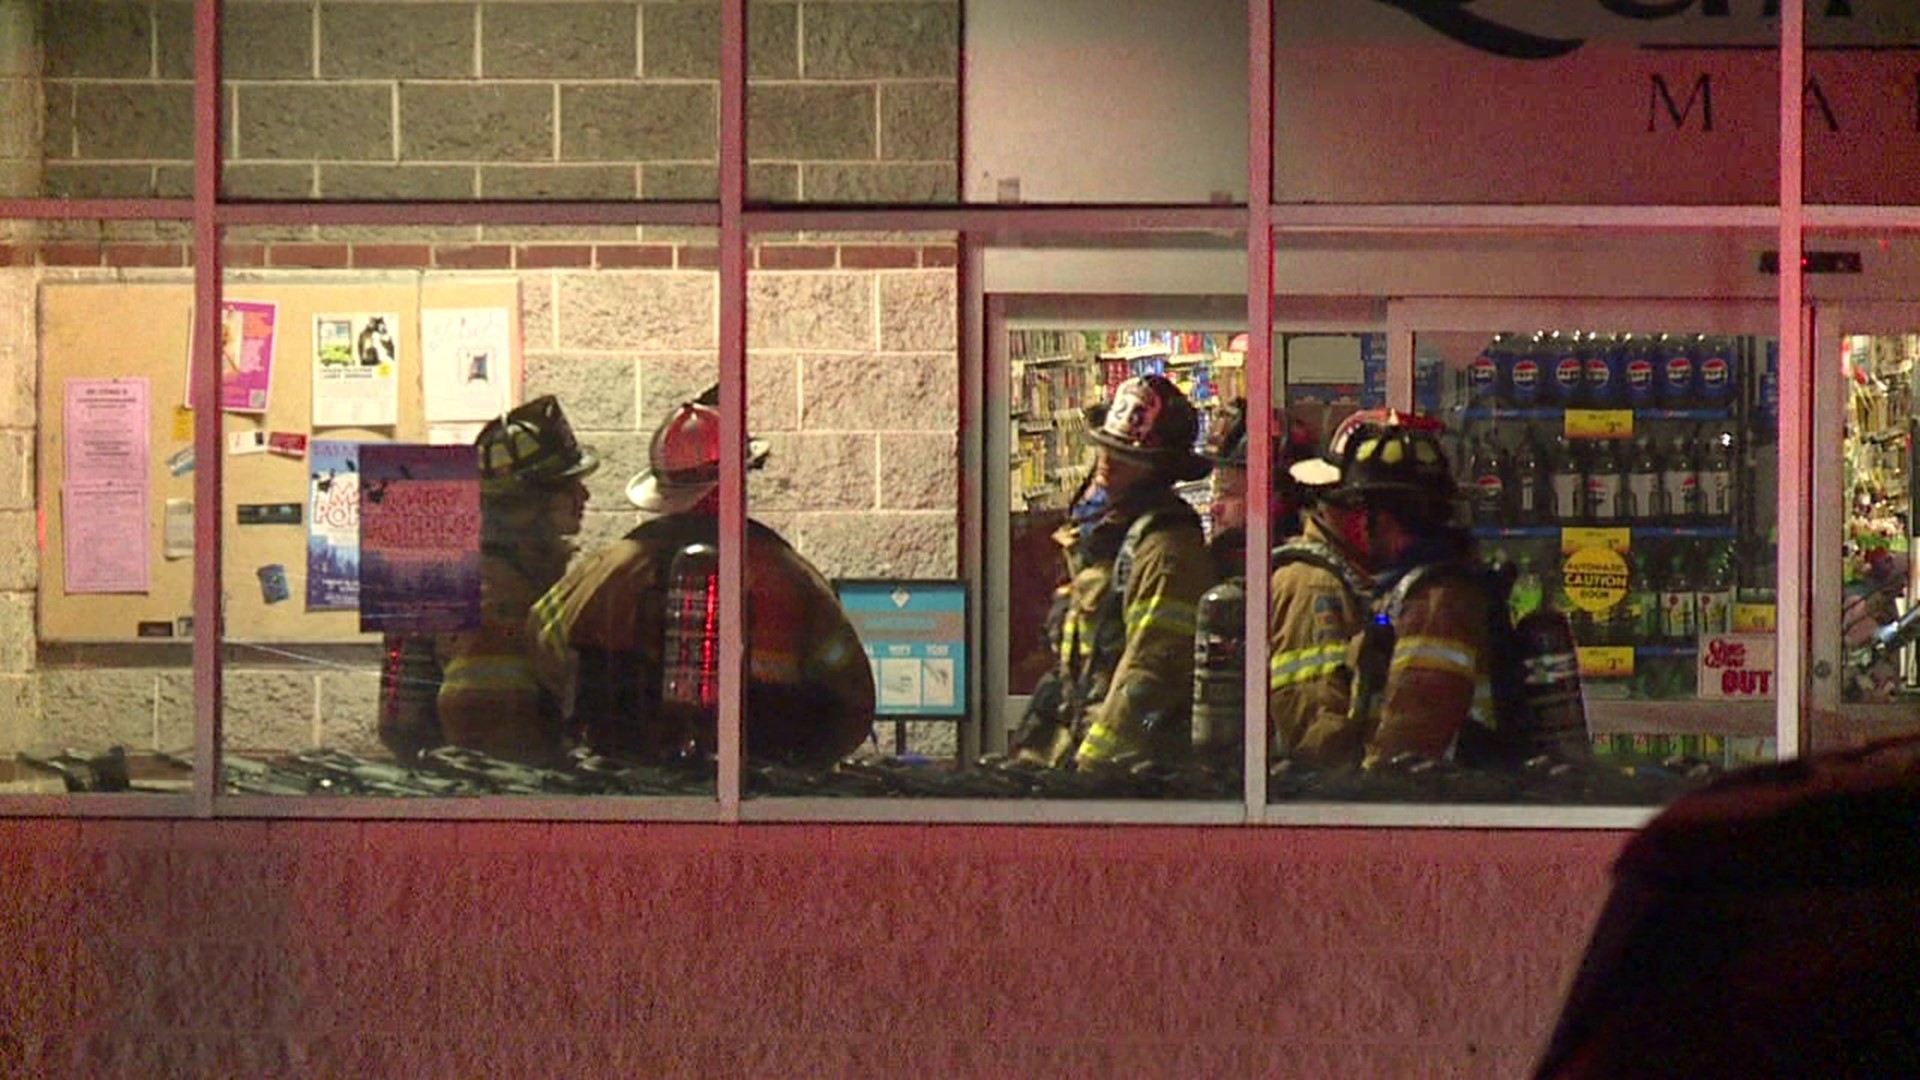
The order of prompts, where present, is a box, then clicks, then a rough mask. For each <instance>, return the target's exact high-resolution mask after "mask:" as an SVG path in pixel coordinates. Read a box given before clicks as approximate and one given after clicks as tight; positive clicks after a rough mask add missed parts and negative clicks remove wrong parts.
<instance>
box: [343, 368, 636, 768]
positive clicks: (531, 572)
mask: <svg viewBox="0 0 1920 1080" xmlns="http://www.w3.org/2000/svg"><path fill="white" fill-rule="evenodd" d="M474 445H475V448H476V450H477V452H478V455H479V459H480V626H479V628H478V629H475V630H469V631H461V632H458V633H446V634H434V635H397V634H390V635H388V636H387V639H386V649H385V653H386V656H387V663H386V666H385V668H384V669H383V671H382V678H381V693H380V727H379V732H380V739H381V741H382V742H383V743H385V744H386V746H387V748H388V749H390V750H392V751H393V752H394V754H395V756H396V757H398V758H400V759H401V760H402V761H407V762H411V761H412V760H414V759H416V758H417V757H418V756H419V755H420V754H422V753H424V752H426V751H428V750H431V749H433V748H435V747H437V746H440V745H443V744H446V743H451V744H453V745H455V746H463V747H467V748H469V749H472V750H478V751H480V752H482V753H485V754H488V755H491V756H493V757H498V758H504V759H507V760H511V761H521V762H527V763H533V764H537V763H542V762H547V761H550V760H552V759H554V758H556V757H557V756H559V754H560V753H562V752H563V751H564V750H565V749H566V738H565V730H564V725H563V723H562V721H561V716H560V710H559V705H558V702H557V701H556V700H555V699H554V698H553V697H552V696H551V695H550V694H548V693H547V692H546V691H544V690H543V689H542V688H541V686H540V683H539V681H538V680H537V679H536V678H535V677H534V672H533V663H532V659H531V657H530V655H529V642H528V640H527V637H526V619H527V611H528V610H529V609H530V608H531V607H532V606H533V603H534V601H535V600H536V599H538V598H539V596H540V595H541V594H542V593H544V592H546V591H547V589H548V587H550V586H551V585H552V584H553V583H554V582H556V581H558V580H559V579H560V576H561V574H563V573H564V572H565V571H566V568H567V561H568V560H569V559H570V558H571V557H572V556H573V551H574V545H573V540H572V538H573V537H574V536H576V535H577V534H578V533H579V532H580V524H581V517H582V513H583V511H584V510H585V508H586V504H587V489H586V485H585V484H584V483H583V482H582V481H583V480H584V479H585V478H586V477H587V476H588V475H590V474H591V473H593V471H594V470H595V469H597V468H599V465H600V462H599V460H598V459H597V458H596V457H595V456H594V454H593V451H592V449H591V448H590V447H586V446H582V445H580V443H579V442H578V441H576V440H575V438H574V435H573V428H572V427H571V426H570V425H569V424H568V423H567V418H566V414H565V413H563V412H562V411H561V409H560V403H559V402H558V401H556V400H554V398H553V397H551V396H546V397H539V398H535V399H534V400H532V401H529V402H527V403H526V404H524V405H521V406H519V407H517V408H515V409H513V410H512V411H510V412H508V413H507V414H506V415H505V416H502V417H499V418H496V419H494V420H492V421H489V422H488V423H487V425H486V426H485V427H484V428H482V429H481V431H480V435H479V437H478V438H477V439H475V440H474Z"/></svg>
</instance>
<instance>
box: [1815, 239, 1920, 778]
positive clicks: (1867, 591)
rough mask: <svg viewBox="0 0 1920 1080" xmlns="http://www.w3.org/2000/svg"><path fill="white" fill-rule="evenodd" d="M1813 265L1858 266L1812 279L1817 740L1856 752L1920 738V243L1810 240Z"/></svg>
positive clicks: (1819, 744)
mask: <svg viewBox="0 0 1920 1080" xmlns="http://www.w3.org/2000/svg"><path fill="white" fill-rule="evenodd" d="M1807 246H1808V254H1809V257H1810V258H1811V259H1813V260H1815V261H1816V265H1820V266H1823V267H1824V266H1827V265H1829V264H1830V262H1831V261H1832V260H1834V259H1843V260H1850V259H1857V260H1859V272H1858V273H1819V274H1813V275H1809V277H1808V279H1807V292H1808V296H1809V298H1810V300H1811V307H1812V310H1813V325H1814V339H1813V344H1812V349H1811V351H1810V354H1809V360H1810V363H1811V367H1812V370H1813V371H1815V372H1816V373H1817V374H1816V381H1815V383H1814V394H1813V396H1812V402H1811V403H1812V407H1813V442H1814V445H1815V446H1816V447H1821V446H1826V447H1833V446H1837V447H1839V453H1837V454H1816V455H1815V457H1814V462H1813V472H1812V485H1813V506H1814V517H1813V535H1812V557H1813V574H1812V575H1811V577H1812V591H1813V595H1814V605H1813V611H1814V612H1815V615H1814V619H1813V624H1812V626H1811V633H1810V637H1809V645H1810V652H1811V656H1812V660H1811V664H1810V666H1809V675H1810V678H1809V680H1808V687H1809V691H1808V692H1809V696H1810V700H1811V702H1812V706H1813V707H1812V709H1811V718H1812V722H1811V724H1810V727H1809V731H1808V734H1809V738H1810V742H1811V745H1812V746H1813V747H1814V748H1815V749H1821V748H1827V747H1836V746H1850V745H1857V744H1859V743H1861V742H1865V741H1867V740H1870V739H1874V738H1882V737H1888V736H1892V735H1896V734H1901V733H1904V732H1906V731H1908V730H1910V728H1911V727H1912V716H1913V707H1912V705H1913V701H1914V696H1915V694H1916V692H1917V691H1916V686H1917V685H1920V682H1917V681H1916V679H1917V676H1916V670H1920V669H1916V666H1915V658H1914V645H1913V640H1914V636H1915V631H1916V629H1917V628H1920V619H1916V618H1915V617H1913V615H1912V612H1913V610H1914V602H1915V598H1916V595H1917V594H1916V590H1915V578H1914V575H1913V566H1912V554H1913V536H1914V526H1913V492H1914V475H1915V473H1914V458H1913V430H1914V415H1913V389H1914V377H1915V370H1916V369H1915V363H1916V360H1920V337H1916V328H1917V327H1920V310H1916V308H1915V307H1914V305H1913V304H1912V303H1911V301H1910V300H1908V299H1907V297H1909V296H1911V295H1912V288H1913V283H1912V281H1911V276H1912V275H1911V273H1910V271H1909V269H1908V268H1909V267H1910V266H1911V265H1912V261H1911V260H1912V255H1913V250H1914V249H1913V245H1912V243H1911V242H1910V241H1909V240H1907V239H1905V238H1903V237H1898V236H1889V235H1887V234H1885V233H1883V232H1880V231H1877V230H1860V231H1845V230H1834V231H1821V232H1819V233H1812V234H1809V237H1808V245H1807Z"/></svg>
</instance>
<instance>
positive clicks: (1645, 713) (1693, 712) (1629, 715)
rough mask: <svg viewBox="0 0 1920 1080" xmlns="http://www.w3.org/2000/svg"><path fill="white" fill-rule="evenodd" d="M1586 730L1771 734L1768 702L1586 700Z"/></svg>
mask: <svg viewBox="0 0 1920 1080" xmlns="http://www.w3.org/2000/svg"><path fill="white" fill-rule="evenodd" d="M1587 728H1588V730H1590V731H1592V732H1593V733H1594V734H1595V735H1638V734H1650V735H1656V734H1657V735H1731V736H1740V737H1747V738H1765V737H1767V736H1770V735H1773V734H1774V731H1775V728H1774V715H1773V702H1771V701H1700V700H1697V699H1696V700H1686V699H1681V700H1675V701H1635V700H1622V701H1607V700H1604V699H1592V698H1589V699H1588V701H1587Z"/></svg>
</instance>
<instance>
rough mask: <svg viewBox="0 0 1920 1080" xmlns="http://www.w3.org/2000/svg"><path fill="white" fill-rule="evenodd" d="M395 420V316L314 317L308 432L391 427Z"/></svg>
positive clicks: (397, 368)
mask: <svg viewBox="0 0 1920 1080" xmlns="http://www.w3.org/2000/svg"><path fill="white" fill-rule="evenodd" d="M399 419H400V316H399V315H397V314H394V313H393V312H384V313H381V312H355V313H352V314H346V315H315V316H314V317H313V426H314V427H317V428H318V427H392V426H393V425H394V424H396V423H398V422H399Z"/></svg>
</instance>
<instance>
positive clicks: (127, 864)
mask: <svg viewBox="0 0 1920 1080" xmlns="http://www.w3.org/2000/svg"><path fill="white" fill-rule="evenodd" d="M1623 839H1624V837H1623V835H1621V834H1613V833H1536V832H1504V833H1503V832H1492V833H1482V832H1446V831H1413V832H1402V831H1394V830H1368V831H1350V830H1283V829H1256V828H1242V829H1224V828H1223V829H1125V828H1121V829H1102V828H1077V829H1068V828H999V827H988V828H978V827H974V828H969V827H959V826H933V827H911V826H898V827H856V826H846V827H837V826H791V827H785V826H783V827H740V828H727V827H721V826H670V825H577V824H557V825H538V824H532V825H489V824H452V823H440V824H397V823H396V824H375V823H369V824H354V823H339V822H331V823H330V822H285V823H279V822H275V823H263V822H233V823H211V822H179V823H139V822H113V821H85V822H74V821H22V820H14V821H5V822H0V877H3V878H4V880H6V881H8V882H9V883H10V885H9V887H8V888H7V889H5V890H0V926H5V927H6V928H7V929H8V930H9V934H8V940H9V941H10V942H11V944H10V945H9V947H8V948H6V949H3V950H0V1075H5V1076H36V1077H39V1076H76V1077H77V1076H85V1077H101V1076H139V1077H165V1076H182V1077H185V1076H193V1077H200V1076H246V1077H250V1078H256V1077H280V1076H299V1077H332V1076H340V1077H362V1076H396V1075H407V1076H423V1077H427V1076H433V1077H437V1076H445V1077H471V1076H572V1077H599V1076H607V1077H613V1076H687V1077H711V1076H793V1077H813V1076H819V1077H835V1078H841V1077H861V1076H898V1077H907V1076H932V1077H941V1078H943V1080H946V1078H954V1080H958V1078H964V1077H1005V1076H1032V1077H1054V1076H1129V1077H1143V1078H1145V1077H1159V1076H1166V1077H1183V1078H1184V1077H1198V1076H1245V1077H1255V1076H1257V1077H1282V1078H1284V1077H1300V1078H1308V1080H1341V1078H1347V1077H1352V1078H1356V1080H1358V1078H1365V1080H1381V1078H1387V1077H1460V1078H1478V1077H1488V1078H1494V1077H1499V1078H1511V1077H1516V1076H1522V1075H1525V1073H1526V1070H1527V1067H1528V1065H1529V1064H1530V1062H1531V1061H1532V1060H1533V1058H1534V1056H1535V1055H1536V1054H1537V1052H1538V1050H1539V1048H1540V1047H1541V1045H1542V1044H1543V1041H1544V1039H1545V1036H1546V1033H1547V1031H1548V1030H1549V1028H1550V1025H1551V1023H1552V1020H1553V1017H1554V1016H1555V1014H1556V1011H1557V1009H1558V1006H1559V1001H1560V998H1561V995H1562V993H1563V992H1564V988H1565V986H1566V984H1567V982H1568V980H1569V979H1570V978H1571V975H1572V972H1573V969H1574V965H1575V964H1576V962H1577V960H1578V957H1579V955H1580V952H1581V950H1582V948H1583V945H1584V941H1585V937H1586V935H1587V933H1588V931H1589V928H1590V926H1591V923H1592V920H1593V918H1594V916H1595V915H1596V914H1597V912H1598V910H1599V906H1600V903H1601V902H1602V899H1603V897H1604V892H1605V885H1606V868H1607V866H1608V864H1609V863H1610V861H1611V859H1612V858H1613V857H1614V856H1615V854H1616V853H1617V851H1618V849H1619V846H1620V844H1621V843H1622V841H1623Z"/></svg>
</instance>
